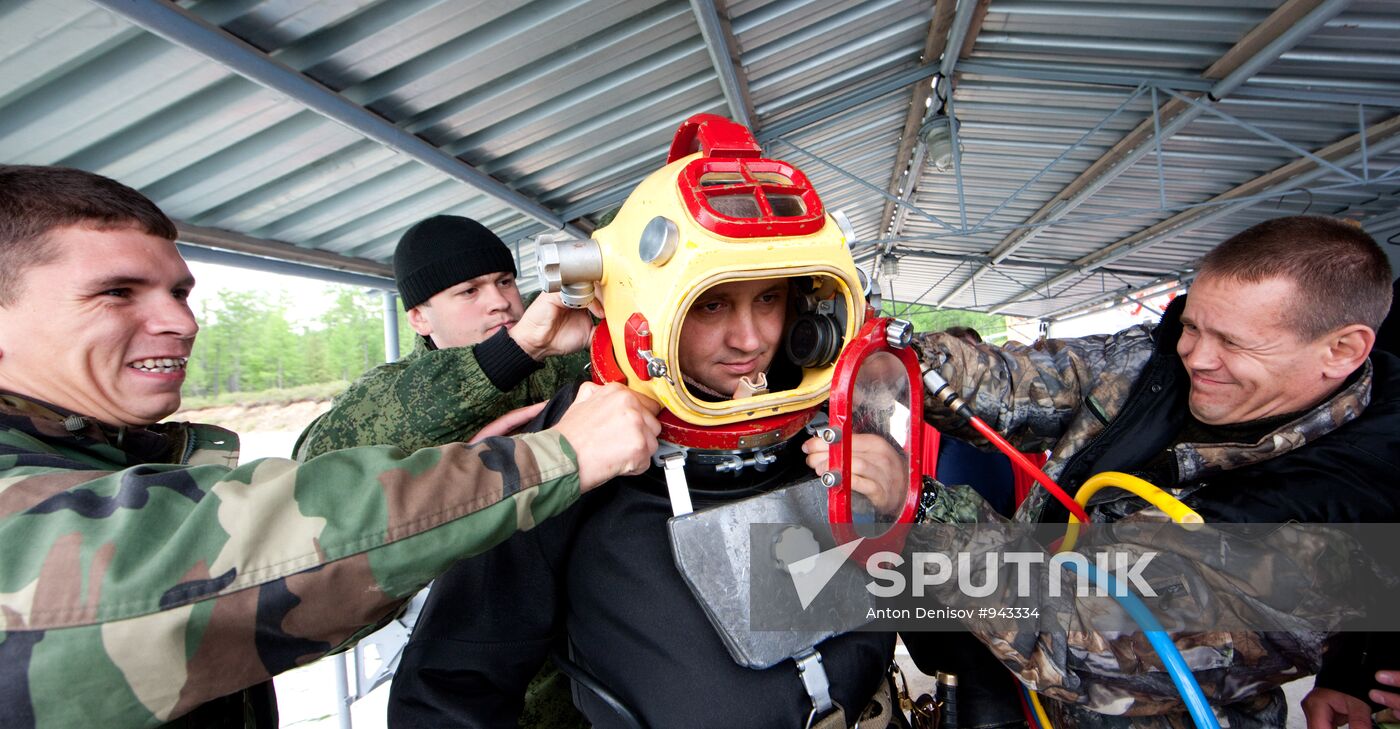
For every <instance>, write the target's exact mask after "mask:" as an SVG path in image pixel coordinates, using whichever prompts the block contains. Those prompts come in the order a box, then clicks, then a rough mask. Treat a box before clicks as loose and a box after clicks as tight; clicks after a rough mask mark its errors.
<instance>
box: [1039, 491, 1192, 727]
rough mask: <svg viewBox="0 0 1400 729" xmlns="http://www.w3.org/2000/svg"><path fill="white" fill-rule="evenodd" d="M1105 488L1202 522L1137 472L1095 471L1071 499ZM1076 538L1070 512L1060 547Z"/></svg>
mask: <svg viewBox="0 0 1400 729" xmlns="http://www.w3.org/2000/svg"><path fill="white" fill-rule="evenodd" d="M1106 488H1120V489H1123V490H1124V491H1127V492H1129V493H1132V494H1133V495H1135V496H1138V497H1141V498H1143V499H1145V500H1146V501H1147V503H1149V504H1152V505H1153V506H1155V507H1157V508H1158V509H1161V510H1162V513H1164V514H1166V515H1167V516H1168V517H1170V518H1171V520H1172V521H1174V522H1176V523H1178V524H1180V525H1182V526H1183V527H1184V528H1186V529H1196V528H1198V527H1199V526H1200V525H1201V524H1204V523H1205V522H1206V520H1205V519H1202V518H1201V515H1200V514H1197V513H1196V512H1195V510H1193V509H1192V508H1191V507H1189V506H1187V505H1186V504H1183V503H1181V500H1180V499H1177V498H1176V497H1174V496H1172V495H1171V494H1169V493H1167V492H1166V491H1163V490H1162V489H1161V488H1160V487H1158V486H1154V485H1152V484H1151V483H1148V482H1147V481H1144V480H1142V479H1140V478H1138V477H1137V476H1133V475H1131V474H1127V473H1122V472H1120V471H1104V472H1103V473H1099V474H1095V475H1094V477H1093V478H1090V479H1089V480H1088V481H1085V482H1084V485H1083V486H1080V487H1079V491H1077V492H1075V494H1074V501H1075V503H1077V504H1079V505H1080V506H1088V505H1089V499H1091V498H1093V497H1094V494H1096V493H1098V492H1099V491H1100V490H1102V489H1106ZM1078 539H1079V518H1078V517H1076V516H1075V515H1073V514H1070V515H1069V526H1067V527H1066V528H1065V538H1064V539H1063V540H1062V541H1061V542H1060V551H1061V552H1068V551H1069V550H1071V549H1074V543H1075V542H1076V541H1077V540H1078ZM1029 693H1030V695H1031V708H1032V709H1033V710H1034V711H1035V718H1036V719H1037V720H1038V721H1039V722H1040V725H1041V726H1042V727H1044V728H1045V729H1054V728H1053V727H1051V726H1050V719H1049V717H1047V716H1046V715H1045V707H1043V706H1041V704H1040V694H1038V693H1036V692H1035V691H1030V692H1029Z"/></svg>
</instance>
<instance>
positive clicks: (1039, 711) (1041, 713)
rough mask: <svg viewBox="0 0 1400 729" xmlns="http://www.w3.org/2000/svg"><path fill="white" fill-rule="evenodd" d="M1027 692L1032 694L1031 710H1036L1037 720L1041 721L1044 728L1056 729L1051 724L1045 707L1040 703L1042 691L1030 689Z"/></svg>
mask: <svg viewBox="0 0 1400 729" xmlns="http://www.w3.org/2000/svg"><path fill="white" fill-rule="evenodd" d="M1027 693H1029V694H1030V695H1031V710H1032V711H1034V712H1035V720H1036V721H1038V722H1040V726H1041V727H1043V728H1044V729H1055V727H1053V726H1052V725H1051V724H1050V717H1049V716H1048V715H1047V714H1046V713H1045V707H1044V706H1043V705H1042V704H1041V703H1040V693H1039V692H1036V691H1028V692H1027Z"/></svg>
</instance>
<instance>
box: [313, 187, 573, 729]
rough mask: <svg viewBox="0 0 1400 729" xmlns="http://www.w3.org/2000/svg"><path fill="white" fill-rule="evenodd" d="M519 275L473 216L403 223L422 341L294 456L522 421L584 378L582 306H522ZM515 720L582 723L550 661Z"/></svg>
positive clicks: (460, 435) (406, 294) (406, 291)
mask: <svg viewBox="0 0 1400 729" xmlns="http://www.w3.org/2000/svg"><path fill="white" fill-rule="evenodd" d="M516 274H517V271H516V270H515V260H514V259H513V258H512V257H511V254H510V250H509V249H508V248H506V245H505V243H502V242H501V240H500V238H497V237H496V235H495V234H494V233H492V232H491V231H490V230H488V229H487V228H486V227H485V226H483V225H482V224H480V223H478V222H477V221H475V220H471V219H469V218H462V217H458V216H453V215H439V216H436V217H432V218H428V219H426V220H423V221H421V222H419V223H417V224H416V225H414V226H413V227H411V228H409V229H408V231H407V232H406V233H404V235H403V238H402V239H400V240H399V244H398V247H397V248H396V249H395V250H394V279H395V282H396V283H397V285H398V289H399V297H400V298H401V299H402V300H403V307H404V310H405V311H407V312H408V323H409V326H411V327H413V329H414V331H415V332H416V333H417V335H418V336H417V344H416V345H415V346H414V349H413V352H412V353H411V354H409V355H408V356H407V357H405V358H404V359H403V360H402V361H399V362H392V363H389V364H384V365H380V366H379V367H376V368H374V369H373V370H370V371H369V372H368V373H366V374H365V375H364V376H363V377H361V378H360V379H359V380H358V381H356V382H355V383H354V384H352V385H351V386H350V387H349V388H348V389H347V390H346V391H345V392H344V393H343V394H341V395H340V396H339V397H337V398H336V400H335V405H334V406H333V407H332V408H331V409H330V410H329V411H327V412H326V413H325V414H324V415H322V416H321V417H319V418H317V419H316V420H315V421H314V422H313V423H312V424H311V425H310V426H308V427H307V429H306V431H305V432H303V433H302V436H301V438H300V439H299V442H298V444H297V447H296V453H297V458H298V459H300V460H306V459H307V458H312V457H314V456H318V455H321V454H322V453H326V452H329V451H331V450H334V449H337V448H350V447H353V446H363V445H396V446H398V447H400V448H403V449H406V450H407V449H413V448H425V447H428V446H435V445H442V444H443V443H451V442H453V441H459V440H469V439H471V438H473V437H475V436H476V435H477V433H478V431H480V430H481V429H482V426H484V425H486V424H487V423H490V422H492V421H494V420H496V419H497V418H502V419H501V420H500V421H498V422H496V423H495V424H494V425H493V427H502V428H509V427H511V425H519V424H521V423H523V422H524V421H526V420H528V419H529V417H530V416H532V415H533V414H534V413H536V412H538V411H539V408H538V407H534V406H535V405H536V404H538V405H539V406H543V405H544V403H545V401H547V400H549V399H550V398H551V397H553V396H554V393H555V392H557V391H558V390H559V389H560V388H562V387H564V386H566V385H569V384H572V383H573V382H574V381H576V380H578V379H579V378H581V377H582V375H583V372H584V367H585V365H587V363H588V358H587V355H586V354H584V353H583V352H581V351H580V350H581V349H583V347H584V346H585V345H586V344H587V342H588V337H589V334H590V333H591V332H592V328H593V321H592V319H591V318H590V317H589V315H588V312H587V311H583V310H578V309H569V308H566V307H565V306H564V305H563V304H562V303H561V302H560V300H559V295H558V294H550V293H546V294H540V295H537V296H536V297H535V298H534V299H533V300H532V301H530V302H529V305H528V307H527V306H525V302H522V301H521V298H520V290H519V289H518V288H517V287H516V283H515V278H516ZM595 310H596V305H595ZM508 412H509V415H508V416H507V413H508ZM502 416H506V417H502ZM520 725H521V726H528V727H537V728H539V729H546V728H547V727H584V726H587V724H586V722H584V721H583V716H582V715H581V714H579V712H578V710H577V709H575V708H574V704H573V700H572V698H571V697H570V692H569V683H568V681H567V679H565V677H564V676H563V675H562V674H560V673H559V670H558V669H556V668H555V667H554V666H553V664H550V665H546V666H545V667H544V668H542V669H541V670H540V672H539V674H538V675H537V676H536V677H535V679H534V680H533V681H532V682H531V683H530V686H529V688H528V689H527V691H526V695H525V704H524V707H523V708H522V710H521V716H520Z"/></svg>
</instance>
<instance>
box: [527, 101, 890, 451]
mask: <svg viewBox="0 0 1400 729" xmlns="http://www.w3.org/2000/svg"><path fill="white" fill-rule="evenodd" d="M838 216H839V213H838ZM843 227H845V228H846V229H847V230H849V226H848V225H843V224H842V223H838V218H833V216H831V215H828V214H827V212H826V210H825V209H824V208H823V206H822V203H821V200H820V199H819V198H818V197H817V193H816V191H815V190H813V189H812V185H811V183H810V182H809V181H808V180H807V177H806V176H805V175H803V174H802V172H801V171H800V170H798V169H796V168H794V167H793V166H791V165H789V164H787V163H785V162H780V161H777V160H771V159H766V158H764V157H763V153H762V150H760V148H759V146H758V144H757V142H756V141H755V140H754V138H753V135H752V134H750V133H749V130H748V129H746V128H744V127H743V126H741V125H739V124H736V123H734V122H732V121H729V120H728V119H724V118H722V117H718V116H714V115H710V114H700V115H696V116H694V117H691V118H690V119H689V120H687V121H686V122H685V123H684V124H683V125H682V126H681V128H680V130H679V131H678V132H677V133H676V136H675V139H674V141H673V143H672V145H671V151H670V156H669V158H668V164H667V165H666V166H665V167H663V168H661V169H660V170H657V171H656V172H654V173H652V174H651V175H650V176H648V177H647V178H646V179H645V180H644V181H643V182H642V183H641V184H640V185H638V186H637V188H636V190H634V191H633V192H632V194H631V195H630V196H628V198H627V200H626V202H625V203H624V204H623V206H622V208H621V210H620V211H619V212H618V214H617V216H616V217H615V218H614V219H613V221H612V222H611V224H609V225H607V226H606V227H603V228H600V229H598V230H597V231H595V232H594V234H593V238H592V239H590V240H587V241H578V240H571V239H565V238H560V237H551V238H550V239H549V240H541V245H540V254H539V256H540V276H541V284H542V287H543V288H545V289H546V290H553V291H558V290H562V291H563V295H564V298H565V300H566V303H571V305H576V306H582V305H586V304H587V302H588V299H589V297H590V296H591V295H595V294H596V295H598V296H599V298H601V300H602V302H603V306H604V309H605V310H606V317H607V318H606V320H605V322H604V323H603V324H602V325H600V326H599V327H598V328H597V329H596V330H595V333H594V340H593V346H592V361H593V372H594V377H595V379H597V380H599V381H600V382H607V381H622V382H625V383H627V385H628V386H629V387H631V388H633V389H635V390H638V391H640V392H642V393H644V394H646V395H649V396H651V397H652V398H654V399H656V400H658V401H659V402H661V403H662V405H663V406H664V407H665V408H666V411H667V412H666V413H664V414H663V417H662V423H663V427H664V428H665V430H664V431H663V434H662V438H663V439H664V440H667V441H669V442H672V443H680V444H683V445H687V446H691V447H697V448H740V449H742V448H746V447H761V446H763V445H767V444H769V443H774V442H778V441H782V440H786V439H787V438H789V437H791V436H792V435H795V434H796V433H797V432H798V431H799V430H800V429H801V427H802V426H803V425H804V424H805V423H806V422H807V420H808V419H809V418H810V416H811V414H812V412H813V411H814V409H815V408H816V407H817V406H819V405H821V404H822V403H823V402H825V401H826V399H827V394H828V390H829V388H830V385H831V379H832V373H833V370H834V363H835V361H836V359H837V356H838V355H839V354H840V353H841V350H842V349H843V348H844V346H845V344H846V343H847V342H848V341H850V340H851V339H852V338H853V337H854V336H855V334H856V332H857V331H859V330H860V327H861V324H862V323H863V322H864V321H865V318H866V315H867V307H866V302H865V296H864V293H863V279H864V276H863V274H862V273H861V272H860V271H858V269H857V268H856V266H855V262H854V261H853V260H852V258H851V253H850V249H849V248H848V247H847V239H848V234H847V233H846V232H844V231H843ZM767 279H782V280H786V281H787V282H789V284H790V287H791V288H790V290H789V295H788V302H789V311H788V315H787V317H786V323H785V328H784V336H783V342H782V344H781V345H780V347H779V351H778V353H777V354H776V356H775V365H774V366H775V367H778V366H780V365H781V366H783V367H786V369H787V370H788V371H789V372H790V373H791V375H790V376H789V377H787V378H786V380H787V381H786V382H784V383H783V386H782V388H781V389H779V388H778V387H777V386H775V387H774V388H773V389H765V387H764V386H763V385H764V383H759V385H758V387H757V388H754V389H750V390H746V391H740V392H736V393H735V394H734V397H733V398H731V399H727V400H719V401H716V400H714V399H713V398H707V397H703V396H698V394H697V391H696V389H695V387H694V385H693V384H692V383H691V382H689V381H688V380H687V378H686V376H685V372H684V367H683V363H682V362H680V337H681V333H682V324H683V323H684V320H685V316H686V314H687V312H689V311H690V309H691V306H692V305H693V304H694V303H695V302H696V300H697V299H698V298H700V297H701V296H702V295H704V293H705V292H706V291H708V290H710V289H712V288H713V287H716V286H718V285H721V284H725V283H730V282H736V281H753V280H767ZM717 426H732V427H717Z"/></svg>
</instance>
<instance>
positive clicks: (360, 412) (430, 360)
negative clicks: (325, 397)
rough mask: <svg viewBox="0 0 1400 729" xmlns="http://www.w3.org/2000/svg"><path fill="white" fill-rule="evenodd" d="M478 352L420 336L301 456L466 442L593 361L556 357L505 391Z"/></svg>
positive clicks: (324, 419) (315, 430) (305, 443)
mask: <svg viewBox="0 0 1400 729" xmlns="http://www.w3.org/2000/svg"><path fill="white" fill-rule="evenodd" d="M531 301H533V299H531ZM526 303H527V305H528V303H529V302H526ZM475 349H476V348H475V347H452V348H450V349H436V350H430V349H428V348H427V347H426V346H425V345H424V344H423V339H422V337H419V338H418V343H417V345H415V346H414V348H413V351H412V352H411V353H410V354H409V355H408V356H407V357H404V358H403V359H402V360H400V361H398V362H390V363H388V364H382V365H380V366H378V367H375V368H374V369H372V370H370V371H369V372H367V373H365V375H364V376H363V377H361V378H360V379H359V380H357V381H355V383H354V384H352V385H350V387H349V388H347V389H346V390H345V392H344V393H343V394H341V395H340V397H337V398H336V399H335V405H334V406H333V407H332V408H331V410H330V411H328V412H326V413H325V414H323V415H322V416H321V417H319V418H317V419H316V420H315V421H313V422H312V423H311V425H310V426H308V427H307V429H306V431H305V432H303V433H302V435H301V438H300V439H298V441H297V445H296V457H297V459H298V460H303V461H304V460H306V459H307V458H310V457H313V456H319V455H321V454H322V453H328V452H330V451H333V450H339V449H341V448H354V447H356V446H362V445H396V446H398V447H400V448H402V449H404V450H408V451H412V450H417V449H419V448H427V447H429V446H436V445H443V444H445V443H455V442H461V441H466V440H469V439H470V438H471V437H472V436H474V435H476V433H477V431H479V430H481V428H482V427H483V426H485V425H486V424H487V423H490V422H491V421H492V420H495V419H496V418H498V417H500V416H501V415H504V414H505V413H506V412H508V411H510V410H513V409H515V408H520V407H525V406H526V405H533V404H535V403H538V402H544V401H546V400H548V399H549V398H551V397H553V396H554V393H555V392H557V391H558V390H559V388H560V387H562V386H563V385H564V384H566V383H569V382H573V381H575V380H577V379H578V378H579V377H580V376H581V375H582V374H583V371H584V367H585V366H586V365H587V364H588V355H587V353H586V352H578V353H575V354H570V355H564V356H559V357H550V358H548V359H546V360H545V361H544V362H543V365H544V367H543V369H540V370H539V371H537V372H535V373H533V374H531V375H530V376H529V377H527V378H526V379H525V380H524V381H523V382H521V383H520V384H519V385H517V386H516V387H515V388H513V389H511V390H510V391H509V392H502V391H501V390H499V389H497V388H496V385H495V384H493V383H492V382H491V379H490V378H488V377H487V376H486V373H485V372H483V371H482V370H481V365H479V364H477V361H476V355H475Z"/></svg>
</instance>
